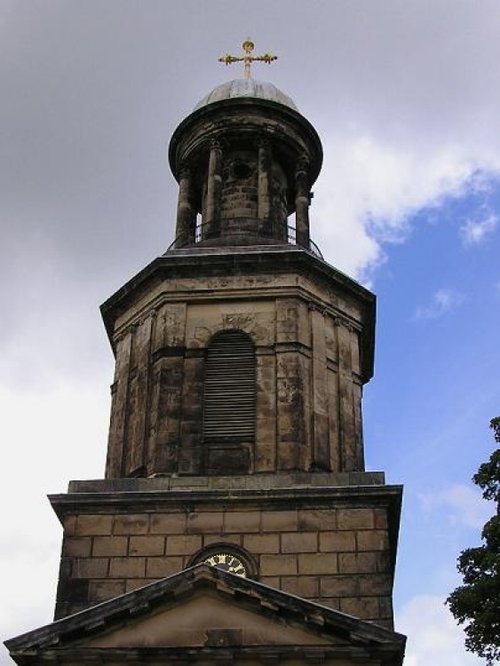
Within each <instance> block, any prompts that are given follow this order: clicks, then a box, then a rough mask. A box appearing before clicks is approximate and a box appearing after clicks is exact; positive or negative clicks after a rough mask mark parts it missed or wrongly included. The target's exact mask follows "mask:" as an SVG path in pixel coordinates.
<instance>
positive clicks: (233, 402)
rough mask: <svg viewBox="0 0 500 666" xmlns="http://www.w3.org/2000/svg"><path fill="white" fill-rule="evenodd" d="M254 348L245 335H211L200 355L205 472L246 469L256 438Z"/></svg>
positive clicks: (244, 471) (229, 471) (234, 471)
mask: <svg viewBox="0 0 500 666" xmlns="http://www.w3.org/2000/svg"><path fill="white" fill-rule="evenodd" d="M255 396H256V361H255V348H254V345H253V342H252V340H251V338H250V336H249V335H247V334H246V333H244V332H243V331H238V330H231V331H223V332H221V333H218V334H216V335H215V336H214V337H213V338H212V340H211V342H210V344H209V346H208V348H207V353H206V358H205V377H204V387H203V441H204V445H205V449H206V455H205V468H206V472H207V473H209V474H244V473H247V472H249V471H250V470H251V468H252V465H253V463H252V461H253V448H254V442H255V401H256V398H255Z"/></svg>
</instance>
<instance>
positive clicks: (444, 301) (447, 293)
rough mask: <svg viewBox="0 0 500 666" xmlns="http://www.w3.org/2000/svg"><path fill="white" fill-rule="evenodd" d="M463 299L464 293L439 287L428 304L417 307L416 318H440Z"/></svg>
mask: <svg viewBox="0 0 500 666" xmlns="http://www.w3.org/2000/svg"><path fill="white" fill-rule="evenodd" d="M463 299H464V297H463V295H462V294H460V293H459V292H457V291H454V290H453V289H438V290H437V291H436V292H435V293H434V294H433V295H432V298H431V300H430V302H429V303H428V304H427V305H419V306H418V307H417V309H416V310H415V315H414V318H415V319H417V320H425V319H439V318H440V317H443V316H444V315H445V314H448V313H449V312H451V311H452V310H454V309H455V308H457V307H458V306H459V305H460V304H461V303H462V302H463Z"/></svg>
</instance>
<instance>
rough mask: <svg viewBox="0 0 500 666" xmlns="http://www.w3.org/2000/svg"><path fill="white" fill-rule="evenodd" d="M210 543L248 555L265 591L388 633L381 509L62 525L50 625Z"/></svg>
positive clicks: (388, 571) (76, 520)
mask: <svg viewBox="0 0 500 666" xmlns="http://www.w3.org/2000/svg"><path fill="white" fill-rule="evenodd" d="M214 543H226V544H234V545H237V546H239V547H242V548H244V549H245V550H246V551H247V552H248V553H249V554H250V555H251V556H252V557H253V558H254V559H255V560H256V564H257V570H258V572H259V575H258V580H260V582H262V583H265V584H267V585H270V586H273V587H276V588H278V589H281V590H284V591H287V592H290V593H293V594H297V595H299V596H301V597H305V598H307V599H312V600H314V601H317V602H319V603H322V604H324V605H327V606H330V607H332V608H334V609H338V610H340V611H342V612H345V613H348V614H352V615H355V616H357V617H360V618H362V619H366V620H370V621H373V622H376V623H378V624H381V625H383V626H385V627H388V628H391V627H392V606H391V593H392V562H391V557H390V553H389V536H388V520H387V509H386V508H384V507H380V508H348V507H339V508H332V509H325V508H296V509H288V510H262V509H259V508H257V507H245V506H243V505H240V506H234V507H225V508H223V509H217V507H216V506H214V505H212V506H210V505H204V506H202V505H201V504H200V506H199V507H197V508H196V510H191V511H188V510H183V509H179V510H172V511H170V512H169V511H164V510H160V511H157V512H154V513H149V512H140V513H134V514H121V513H112V514H108V513H99V514H80V515H67V516H66V517H65V519H64V542H63V550H62V560H61V571H60V582H59V589H58V601H57V606H56V617H62V616H65V615H67V614H70V613H73V612H76V611H79V610H82V609H84V608H86V607H88V606H91V605H94V604H96V603H99V602H101V601H104V600H106V599H110V598H112V597H115V596H118V595H121V594H123V593H125V592H128V591H130V590H133V589H135V588H137V587H141V586H143V585H146V584H148V583H150V582H152V581H154V580H157V579H160V578H163V577H166V576H169V575H171V574H174V573H177V572H179V571H181V570H182V569H183V568H185V567H186V566H189V563H190V561H191V558H192V557H193V556H194V555H195V554H196V553H197V552H198V551H199V550H200V549H201V548H204V547H207V546H210V545H211V544H214Z"/></svg>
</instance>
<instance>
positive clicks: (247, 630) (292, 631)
mask: <svg viewBox="0 0 500 666" xmlns="http://www.w3.org/2000/svg"><path fill="white" fill-rule="evenodd" d="M263 610H264V609H262V608H261V606H260V605H255V607H254V608H249V607H246V604H245V603H242V602H241V601H238V600H235V599H233V598H225V596H224V595H221V593H220V592H218V591H217V590H211V589H209V588H205V589H201V590H197V591H196V592H195V593H194V594H193V595H191V596H190V597H189V598H187V599H182V600H180V601H178V602H175V601H174V602H173V603H172V602H166V603H164V604H161V606H160V607H158V608H156V609H155V610H154V611H151V612H150V613H148V614H147V615H146V616H145V617H141V618H134V619H131V620H130V619H128V620H126V621H125V622H124V623H123V624H122V625H121V626H118V627H114V628H112V629H110V630H109V631H108V632H105V633H104V634H103V635H100V636H97V637H95V638H92V639H90V640H86V641H84V644H85V645H88V646H89V647H98V648H110V647H113V648H124V647H148V648H150V647H203V646H211V647H217V646H256V645H296V646H298V645H301V646H306V645H307V646H309V645H333V644H336V645H338V644H344V645H345V644H347V641H346V640H342V639H340V638H337V637H335V636H326V635H325V636H323V635H321V633H317V632H313V631H311V630H310V629H309V628H308V627H307V626H306V627H304V626H301V625H300V623H299V622H297V621H293V620H286V619H282V618H280V617H279V615H277V614H275V613H274V612H272V611H271V612H265V611H264V612H263Z"/></svg>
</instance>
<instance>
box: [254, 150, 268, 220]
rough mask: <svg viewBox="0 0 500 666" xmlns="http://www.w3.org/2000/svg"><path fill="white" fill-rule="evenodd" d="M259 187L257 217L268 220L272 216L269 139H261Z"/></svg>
mask: <svg viewBox="0 0 500 666" xmlns="http://www.w3.org/2000/svg"><path fill="white" fill-rule="evenodd" d="M257 145H258V147H259V186H258V187H259V189H258V196H259V200H258V209H257V217H258V218H259V219H260V220H268V219H269V218H270V216H271V146H270V145H269V141H267V139H259V142H258V144H257Z"/></svg>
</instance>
